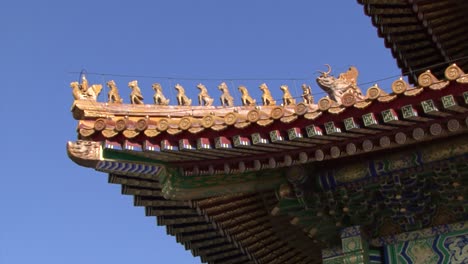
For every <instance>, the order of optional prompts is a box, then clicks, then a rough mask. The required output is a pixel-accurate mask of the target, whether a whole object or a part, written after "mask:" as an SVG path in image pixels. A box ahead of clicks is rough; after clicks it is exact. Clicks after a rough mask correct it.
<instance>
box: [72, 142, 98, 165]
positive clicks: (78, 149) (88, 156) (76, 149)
mask: <svg viewBox="0 0 468 264" xmlns="http://www.w3.org/2000/svg"><path fill="white" fill-rule="evenodd" d="M101 152H102V148H101V144H100V143H99V142H93V141H82V140H78V141H75V142H73V141H68V142H67V155H68V157H69V158H70V159H71V160H72V161H73V162H75V163H76V164H78V165H80V166H83V167H87V168H93V169H94V168H96V166H97V164H98V162H99V161H100V156H101Z"/></svg>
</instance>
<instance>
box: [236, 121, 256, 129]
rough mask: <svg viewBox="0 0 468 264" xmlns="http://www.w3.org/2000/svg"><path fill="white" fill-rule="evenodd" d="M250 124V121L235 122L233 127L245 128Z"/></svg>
mask: <svg viewBox="0 0 468 264" xmlns="http://www.w3.org/2000/svg"><path fill="white" fill-rule="evenodd" d="M250 124H252V123H250V122H240V123H236V124H235V125H234V127H236V128H246V127H248V126H250Z"/></svg>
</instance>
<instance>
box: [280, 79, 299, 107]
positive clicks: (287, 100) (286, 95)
mask: <svg viewBox="0 0 468 264" xmlns="http://www.w3.org/2000/svg"><path fill="white" fill-rule="evenodd" d="M280 89H281V91H283V105H293V104H296V99H294V97H293V96H292V95H291V92H289V87H288V86H287V85H286V84H283V85H281V86H280Z"/></svg>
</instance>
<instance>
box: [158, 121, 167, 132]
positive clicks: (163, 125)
mask: <svg viewBox="0 0 468 264" xmlns="http://www.w3.org/2000/svg"><path fill="white" fill-rule="evenodd" d="M157 128H158V130H159V131H166V130H167V129H168V128H169V120H167V119H164V118H163V119H160V120H159V121H158V126H157Z"/></svg>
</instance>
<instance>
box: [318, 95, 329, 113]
mask: <svg viewBox="0 0 468 264" xmlns="http://www.w3.org/2000/svg"><path fill="white" fill-rule="evenodd" d="M331 105H332V101H331V99H330V98H328V97H324V98H322V99H320V100H319V101H318V107H319V109H320V110H321V111H327V110H328V108H330V107H331Z"/></svg>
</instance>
